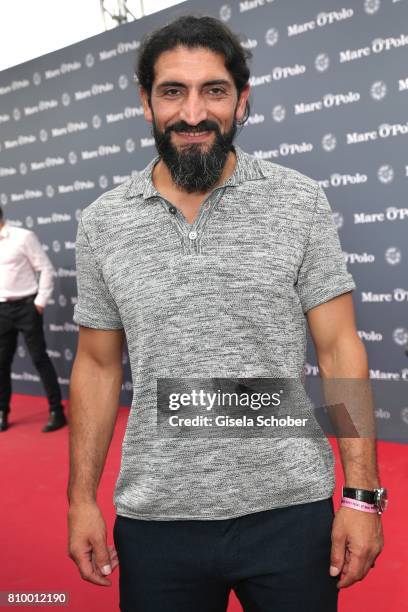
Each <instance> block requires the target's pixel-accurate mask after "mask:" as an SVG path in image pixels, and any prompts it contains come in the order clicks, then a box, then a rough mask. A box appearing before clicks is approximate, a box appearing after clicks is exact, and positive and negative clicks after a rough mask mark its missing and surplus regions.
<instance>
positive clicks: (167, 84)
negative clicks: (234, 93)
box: [156, 79, 231, 89]
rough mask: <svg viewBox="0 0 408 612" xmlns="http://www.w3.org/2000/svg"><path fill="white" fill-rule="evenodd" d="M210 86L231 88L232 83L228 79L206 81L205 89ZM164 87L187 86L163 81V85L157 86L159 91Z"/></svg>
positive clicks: (178, 82) (176, 82)
mask: <svg viewBox="0 0 408 612" xmlns="http://www.w3.org/2000/svg"><path fill="white" fill-rule="evenodd" d="M209 85H224V86H227V87H231V83H230V81H227V80H226V79H212V80H211V81H205V83H203V86H204V87H208V86H209ZM163 87H186V84H185V83H181V82H180V81H163V82H162V83H158V84H157V85H156V88H157V89H162V88H163Z"/></svg>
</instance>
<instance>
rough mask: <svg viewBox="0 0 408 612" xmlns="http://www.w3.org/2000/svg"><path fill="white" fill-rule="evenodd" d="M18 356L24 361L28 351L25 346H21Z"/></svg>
mask: <svg viewBox="0 0 408 612" xmlns="http://www.w3.org/2000/svg"><path fill="white" fill-rule="evenodd" d="M17 355H18V356H19V357H20V358H21V359H23V357H25V356H26V350H25V348H24V346H22V345H21V344H20V345H19V347H18V349H17Z"/></svg>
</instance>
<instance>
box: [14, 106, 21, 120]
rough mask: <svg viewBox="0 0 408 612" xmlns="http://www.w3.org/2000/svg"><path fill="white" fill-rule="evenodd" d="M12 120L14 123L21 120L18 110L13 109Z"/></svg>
mask: <svg viewBox="0 0 408 612" xmlns="http://www.w3.org/2000/svg"><path fill="white" fill-rule="evenodd" d="M13 119H14V121H20V119H21V111H20V109H19V108H14V109H13Z"/></svg>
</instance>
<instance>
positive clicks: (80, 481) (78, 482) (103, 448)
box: [68, 358, 123, 504]
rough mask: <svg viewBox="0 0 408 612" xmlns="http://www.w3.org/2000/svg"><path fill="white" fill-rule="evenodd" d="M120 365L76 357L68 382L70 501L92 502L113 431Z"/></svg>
mask: <svg viewBox="0 0 408 612" xmlns="http://www.w3.org/2000/svg"><path fill="white" fill-rule="evenodd" d="M122 376H123V373H122V368H121V367H117V368H114V369H113V368H109V369H107V368H103V367H101V366H99V365H98V364H96V363H95V362H93V361H92V360H88V359H86V358H81V359H79V360H78V359H76V360H75V362H74V365H73V369H72V374H71V383H70V410H69V417H70V419H69V420H70V436H69V443H70V444H69V445H70V474H69V483H68V500H69V503H70V504H74V503H83V502H95V501H96V493H97V488H98V485H99V481H100V478H101V474H102V470H103V467H104V464H105V460H106V455H107V452H108V449H109V445H110V442H111V440H112V435H113V431H114V426H115V421H116V416H117V412H118V407H119V394H120V390H121V384H122Z"/></svg>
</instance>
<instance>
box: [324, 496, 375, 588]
mask: <svg viewBox="0 0 408 612" xmlns="http://www.w3.org/2000/svg"><path fill="white" fill-rule="evenodd" d="M383 546H384V536H383V529H382V524H381V517H380V516H379V515H378V514H377V513H376V514H374V513H369V512H362V511H361V510H355V509H353V508H345V507H344V506H342V507H340V508H339V509H338V510H337V512H336V515H335V517H334V521H333V526H332V548H331V561H330V565H331V566H333V567H335V568H337V572H334V571H333V572H332V571H330V575H331V576H338V575H340V580H339V581H338V582H337V587H338V588H339V589H341V588H344V587H348V586H351V585H352V584H354V583H355V582H357V581H358V580H362V579H363V578H364V577H365V576H366V575H367V574H368V572H369V571H370V569H371V568H372V567H374V562H375V560H376V558H377V557H378V555H379V554H380V552H381V551H382V549H383Z"/></svg>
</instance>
